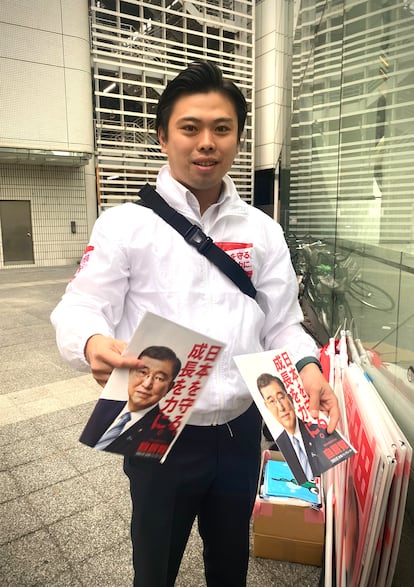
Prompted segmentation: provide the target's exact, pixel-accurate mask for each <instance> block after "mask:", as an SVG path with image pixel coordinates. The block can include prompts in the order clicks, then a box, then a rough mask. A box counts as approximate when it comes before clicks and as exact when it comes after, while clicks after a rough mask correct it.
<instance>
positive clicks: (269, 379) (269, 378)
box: [256, 373, 289, 395]
mask: <svg viewBox="0 0 414 587" xmlns="http://www.w3.org/2000/svg"><path fill="white" fill-rule="evenodd" d="M273 382H275V383H277V384H278V385H280V387H281V388H282V389H283V391H284V392H285V393H286V395H289V394H288V392H287V391H286V387H285V384H284V383H283V381H282V380H281V379H279V377H276V375H271V374H270V373H262V374H261V375H259V377H258V378H257V381H256V384H257V387H258V389H259V391H260V392H261V390H262V387H267V386H268V385H270V384H271V383H273Z"/></svg>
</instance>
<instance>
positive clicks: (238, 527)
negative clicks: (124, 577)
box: [124, 404, 261, 587]
mask: <svg viewBox="0 0 414 587" xmlns="http://www.w3.org/2000/svg"><path fill="white" fill-rule="evenodd" d="M260 436H261V417H260V414H259V412H258V411H257V408H256V406H255V405H254V404H253V405H252V406H251V407H250V408H249V409H248V410H247V411H246V412H245V413H244V414H242V415H241V416H240V417H239V418H236V419H234V420H231V421H230V422H229V423H228V424H223V425H221V426H190V425H187V426H185V428H184V429H183V431H182V433H181V435H180V437H179V438H178V440H177V442H176V443H175V445H174V447H173V448H172V450H171V452H170V454H169V455H168V457H167V459H166V461H165V463H163V464H162V465H161V464H159V463H157V462H154V461H152V460H149V459H145V458H136V457H126V458H125V463H124V470H125V473H126V474H127V476H128V477H129V479H130V489H131V497H132V520H131V538H132V545H133V562H134V569H135V580H134V587H173V586H174V583H175V580H176V577H177V574H178V570H179V567H180V563H181V559H182V556H183V554H184V550H185V547H186V544H187V541H188V537H189V534H190V531H191V528H192V526H193V522H194V520H195V518H196V517H197V518H198V528H199V533H200V536H201V538H202V540H203V557H204V569H205V576H206V581H207V585H208V587H243V586H245V585H246V575H247V566H248V559H249V524H250V517H251V513H252V509H253V505H254V500H255V496H256V490H257V482H258V475H259V467H260Z"/></svg>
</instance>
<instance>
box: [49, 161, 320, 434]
mask: <svg viewBox="0 0 414 587" xmlns="http://www.w3.org/2000/svg"><path fill="white" fill-rule="evenodd" d="M157 190H158V192H159V193H160V194H161V195H162V196H163V197H164V198H165V199H166V200H167V201H168V203H169V204H170V205H171V206H173V207H174V208H175V209H176V210H178V211H179V212H181V213H182V214H184V215H185V216H186V217H187V218H188V219H189V220H190V221H191V222H193V223H196V224H198V225H200V226H201V228H202V230H203V231H204V232H206V233H207V234H208V235H209V236H211V238H212V239H213V240H214V242H215V243H216V244H217V243H227V244H222V245H221V246H222V247H223V248H227V249H229V248H230V250H228V252H229V254H232V255H234V256H236V258H238V259H239V261H241V262H242V263H243V264H244V267H245V269H246V270H247V271H248V272H249V273H251V278H252V281H253V284H254V286H255V287H256V289H257V292H258V293H257V297H256V300H253V299H252V298H249V297H248V296H247V295H245V294H243V293H242V292H240V290H239V289H238V288H237V286H236V285H234V284H233V283H232V282H231V281H230V279H228V278H227V277H226V276H225V275H224V274H223V273H222V272H221V271H220V270H219V269H218V268H217V267H216V266H215V265H213V264H212V263H211V262H210V261H208V260H207V259H206V258H205V257H203V256H202V255H200V254H199V253H198V252H197V251H196V249H194V248H193V247H191V246H190V245H189V244H187V243H186V242H185V241H184V239H183V237H182V236H181V235H180V234H179V233H178V232H176V231H175V230H174V229H173V228H172V227H170V226H169V225H167V224H166V222H165V221H164V220H162V219H161V218H159V217H158V216H157V215H156V214H155V213H154V212H153V211H152V210H150V209H147V208H145V207H143V206H137V205H136V204H133V203H127V204H123V205H121V206H117V207H114V208H111V209H109V210H107V211H105V212H104V213H103V214H102V215H101V216H100V217H99V218H98V220H97V221H96V223H95V226H94V228H93V231H92V234H91V238H90V242H89V246H88V247H87V250H86V253H85V255H84V257H83V259H82V261H81V264H80V267H79V269H78V271H77V273H76V274H75V277H74V279H73V280H72V281H71V282H70V284H69V285H68V287H67V289H66V293H65V294H64V296H63V297H62V300H61V301H60V303H59V304H58V305H57V307H56V308H55V310H54V311H53V313H52V316H51V320H52V323H53V325H54V326H55V328H56V336H57V344H58V347H59V350H60V353H61V354H62V356H63V357H64V359H65V360H66V361H68V362H69V363H70V364H71V365H72V366H73V367H74V368H76V369H79V370H87V369H88V368H89V366H88V364H87V362H86V361H85V358H84V347H85V344H86V341H87V339H88V338H89V337H90V336H92V335H93V334H103V335H106V336H114V337H115V338H119V339H121V340H125V341H128V340H129V339H130V337H131V335H132V333H133V331H134V330H135V328H136V326H137V324H138V322H139V321H140V319H141V318H142V316H143V314H144V312H145V311H150V312H153V313H155V314H158V315H161V316H164V317H166V318H168V319H170V320H172V321H174V322H178V323H180V324H182V325H183V326H186V327H188V328H192V329H193V330H196V331H198V332H202V333H204V334H206V335H208V336H211V337H212V338H216V339H218V340H220V341H222V342H224V343H225V344H226V347H225V349H224V350H223V352H222V353H221V356H220V358H219V361H218V364H217V365H216V367H215V369H214V371H213V373H212V374H211V376H210V377H209V380H208V383H207V385H206V387H205V389H204V391H203V393H202V394H201V396H200V397H199V398H198V399H197V401H196V403H195V405H194V410H193V413H192V415H191V418H190V420H189V423H191V424H197V425H210V424H223V423H225V422H228V421H229V420H231V419H233V418H235V417H237V416H239V415H240V414H242V413H243V412H244V411H245V410H246V409H247V407H248V406H249V405H250V404H251V401H252V399H251V396H250V393H249V391H248V390H247V388H246V386H245V384H244V383H243V380H242V379H241V376H240V375H239V372H238V369H237V367H236V365H235V364H234V362H233V360H232V357H233V356H234V355H239V354H245V353H254V352H260V351H262V350H270V349H276V348H280V347H286V348H287V349H288V350H289V351H290V353H291V355H292V357H293V359H294V361H295V362H297V361H299V360H300V359H302V358H304V357H308V356H315V357H316V356H317V348H316V345H315V343H314V341H313V340H312V338H311V337H310V336H308V335H307V334H306V333H305V332H304V331H303V329H302V327H301V325H300V322H301V320H302V319H303V316H302V312H301V309H300V307H299V304H298V301H297V296H298V290H297V281H296V276H295V274H294V271H293V268H292V266H291V263H290V256H289V252H288V248H287V246H286V243H285V240H284V237H283V233H282V229H281V227H280V226H279V225H278V224H277V223H276V222H274V221H273V220H272V219H271V218H270V217H268V216H267V215H265V214H264V213H263V212H261V211H260V210H258V209H256V208H254V207H252V206H249V205H248V204H246V203H245V202H243V201H242V200H241V199H240V197H239V196H238V194H237V192H236V189H235V186H234V184H233V181H232V180H231V179H230V177H228V176H226V177H225V178H224V180H223V191H222V194H221V196H220V199H219V201H218V202H217V203H216V204H214V205H212V206H210V207H209V208H208V209H207V210H206V212H205V213H204V214H203V216H202V217H200V210H199V205H198V201H197V200H196V198H195V197H194V195H193V194H191V192H189V191H188V190H186V189H185V188H184V187H183V186H182V185H181V184H179V183H178V182H176V181H175V180H173V179H172V178H171V176H170V173H169V168H168V166H165V167H163V168H162V170H161V171H160V173H159V176H158V179H157ZM229 243H230V244H229ZM235 243H236V244H235ZM237 243H239V244H237Z"/></svg>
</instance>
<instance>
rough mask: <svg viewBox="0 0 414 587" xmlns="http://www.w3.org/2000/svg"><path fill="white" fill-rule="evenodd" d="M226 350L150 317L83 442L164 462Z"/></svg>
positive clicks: (100, 401)
mask: <svg viewBox="0 0 414 587" xmlns="http://www.w3.org/2000/svg"><path fill="white" fill-rule="evenodd" d="M222 348H223V344H222V343H221V342H219V341H217V340H214V339H212V338H209V337H208V336H205V335H203V334H200V333H198V332H195V331H193V330H191V329H189V328H185V327H184V326H181V325H180V324H177V323H175V322H172V321H170V320H167V319H166V318H162V317H161V316H157V315H155V314H152V313H150V312H146V313H145V314H144V316H143V318H142V320H141V322H140V323H139V325H138V327H137V329H136V330H135V332H134V334H133V336H132V338H131V340H130V342H129V344H128V346H127V348H126V349H125V351H124V354H129V355H131V354H132V355H134V356H136V357H137V358H138V359H139V360H140V366H139V367H138V368H135V369H114V371H113V372H112V374H111V376H110V377H109V379H108V382H107V384H106V385H105V387H104V389H103V391H102V393H101V396H100V397H99V399H98V401H97V403H96V405H95V408H94V410H93V412H92V414H91V416H90V418H89V420H88V422H87V424H86V426H85V428H84V430H83V432H82V434H81V436H80V441H81V442H82V443H84V444H86V445H88V446H91V447H94V448H96V449H98V450H104V451H108V452H114V453H119V454H123V455H128V456H141V457H147V458H151V459H157V460H159V461H160V462H163V461H164V460H165V459H166V457H167V454H168V453H169V451H170V450H171V448H172V446H173V444H174V443H175V442H176V440H177V438H178V436H179V434H180V432H181V431H182V429H183V427H184V425H185V423H186V422H187V420H188V418H189V417H190V414H191V411H192V408H193V405H194V403H195V401H196V399H197V397H198V396H199V394H200V393H201V391H202V389H203V387H204V385H205V383H206V382H207V379H208V377H209V375H210V373H211V372H212V370H213V368H214V365H215V362H216V359H217V358H218V356H219V354H220V352H221V350H222Z"/></svg>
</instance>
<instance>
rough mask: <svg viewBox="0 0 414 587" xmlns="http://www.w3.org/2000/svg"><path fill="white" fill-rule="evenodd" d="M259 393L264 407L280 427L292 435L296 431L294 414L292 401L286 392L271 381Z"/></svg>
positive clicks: (275, 382)
mask: <svg viewBox="0 0 414 587" xmlns="http://www.w3.org/2000/svg"><path fill="white" fill-rule="evenodd" d="M260 391H261V393H262V396H263V399H264V402H265V404H266V407H267V408H268V409H269V411H270V412H271V413H272V414H273V416H274V417H275V418H276V420H277V421H278V422H279V423H280V424H282V426H283V427H284V428H285V429H286V430H287V431H288V432H290V434H294V432H295V429H296V414H295V410H294V408H293V404H292V401H291V399H290V397H289V396H288V395H287V393H286V391H285V390H284V389H283V388H282V387H281V386H280V385H279V383H277V381H272V382H271V383H269V385H266V386H265V387H262V388H261V390H260Z"/></svg>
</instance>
